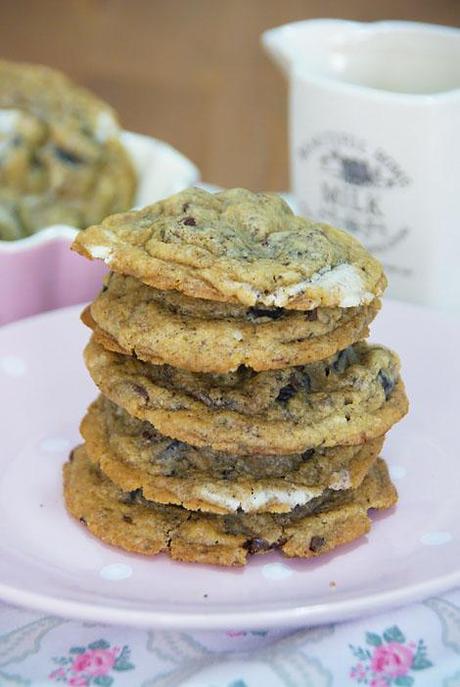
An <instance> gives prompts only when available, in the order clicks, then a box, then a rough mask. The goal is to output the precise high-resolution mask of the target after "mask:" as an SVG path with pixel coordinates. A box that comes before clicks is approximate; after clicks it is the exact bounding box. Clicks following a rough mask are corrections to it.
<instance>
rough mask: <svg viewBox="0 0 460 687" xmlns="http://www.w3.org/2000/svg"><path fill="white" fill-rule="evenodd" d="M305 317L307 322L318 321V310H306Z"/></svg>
mask: <svg viewBox="0 0 460 687" xmlns="http://www.w3.org/2000/svg"><path fill="white" fill-rule="evenodd" d="M305 317H306V319H307V320H310V322H314V321H315V320H317V319H318V310H317V309H316V308H315V309H314V310H307V312H306V313H305Z"/></svg>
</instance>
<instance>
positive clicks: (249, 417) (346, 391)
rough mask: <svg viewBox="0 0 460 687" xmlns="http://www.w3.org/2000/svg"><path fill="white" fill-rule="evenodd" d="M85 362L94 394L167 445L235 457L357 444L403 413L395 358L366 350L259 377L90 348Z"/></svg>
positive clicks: (404, 403) (359, 346)
mask: <svg viewBox="0 0 460 687" xmlns="http://www.w3.org/2000/svg"><path fill="white" fill-rule="evenodd" d="M85 361H86V365H87V368H88V370H89V372H90V374H91V376H92V378H93V380H94V382H95V383H96V384H97V386H98V387H99V388H100V390H101V391H102V393H103V394H104V395H105V396H107V397H108V398H109V399H111V400H112V401H113V402H114V403H116V404H117V405H119V406H121V407H122V408H124V409H125V410H126V411H127V412H128V413H129V414H130V415H132V416H134V417H137V418H139V419H141V420H147V421H149V422H151V423H152V424H153V425H154V426H155V427H156V428H157V429H158V431H160V432H161V433H162V434H165V435H166V436H169V437H172V438H173V439H179V440H180V441H184V442H187V443H190V444H192V445H194V446H209V447H211V448H213V449H214V450H219V451H225V452H230V453H233V454H235V455H246V454H252V453H263V454H288V453H302V452H303V451H305V450H306V449H309V448H312V447H318V446H324V447H330V446H336V445H341V444H345V445H355V444H360V443H363V442H364V441H367V440H369V439H373V438H376V437H379V436H382V435H383V434H385V432H386V431H387V430H388V429H389V428H390V427H391V426H392V425H393V424H394V423H395V422H397V420H399V419H400V418H401V417H403V416H404V414H405V413H406V412H407V398H406V396H405V392H404V386H403V383H402V381H401V380H400V379H399V359H398V357H397V356H396V355H395V354H394V353H393V352H391V351H390V350H388V349H387V348H385V347H383V346H370V345H368V344H366V343H358V344H355V345H353V346H350V347H349V348H347V349H345V350H344V351H341V352H340V353H338V354H336V355H334V356H332V357H331V358H328V359H327V360H324V361H321V362H318V363H312V364H310V365H304V366H299V367H294V368H286V369H283V370H270V371H264V372H255V371H254V370H251V369H250V368H247V367H240V368H238V369H237V370H236V371H235V372H231V373H227V374H210V373H192V372H187V371H185V370H179V369H178V368H174V367H171V366H169V365H151V364H149V363H145V362H142V361H140V360H137V359H136V358H132V357H128V356H126V355H122V354H120V353H114V352H110V351H107V350H106V349H104V348H103V347H102V346H101V345H100V344H98V343H97V342H96V341H95V340H94V339H92V340H91V341H90V343H89V344H88V346H87V347H86V349H85Z"/></svg>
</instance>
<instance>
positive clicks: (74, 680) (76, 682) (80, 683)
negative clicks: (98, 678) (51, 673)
mask: <svg viewBox="0 0 460 687" xmlns="http://www.w3.org/2000/svg"><path fill="white" fill-rule="evenodd" d="M67 684H68V685H72V687H87V685H88V684H89V683H88V680H86V678H84V677H82V676H81V675H76V676H75V677H71V678H69V681H68V682H67Z"/></svg>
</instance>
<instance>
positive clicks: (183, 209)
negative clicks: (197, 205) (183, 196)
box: [182, 201, 190, 212]
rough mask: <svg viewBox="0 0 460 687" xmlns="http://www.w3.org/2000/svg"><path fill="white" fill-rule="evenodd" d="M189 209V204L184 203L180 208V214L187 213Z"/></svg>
mask: <svg viewBox="0 0 460 687" xmlns="http://www.w3.org/2000/svg"><path fill="white" fill-rule="evenodd" d="M189 207H190V203H189V202H188V201H187V203H184V204H183V206H182V212H187V210H188V209H189Z"/></svg>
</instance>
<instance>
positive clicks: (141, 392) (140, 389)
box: [131, 382, 149, 401]
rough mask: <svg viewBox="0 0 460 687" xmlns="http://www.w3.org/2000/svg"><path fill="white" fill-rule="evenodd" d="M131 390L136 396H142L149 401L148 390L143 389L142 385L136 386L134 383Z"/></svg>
mask: <svg viewBox="0 0 460 687" xmlns="http://www.w3.org/2000/svg"><path fill="white" fill-rule="evenodd" d="M131 389H132V390H133V391H134V392H135V393H136V394H138V395H139V396H141V397H142V398H143V399H144V401H148V400H149V394H148V391H147V389H146V388H145V387H143V386H142V385H141V384H136V383H135V382H132V383H131Z"/></svg>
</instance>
